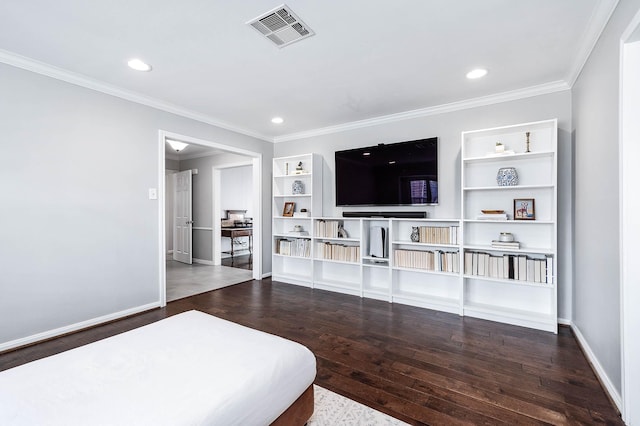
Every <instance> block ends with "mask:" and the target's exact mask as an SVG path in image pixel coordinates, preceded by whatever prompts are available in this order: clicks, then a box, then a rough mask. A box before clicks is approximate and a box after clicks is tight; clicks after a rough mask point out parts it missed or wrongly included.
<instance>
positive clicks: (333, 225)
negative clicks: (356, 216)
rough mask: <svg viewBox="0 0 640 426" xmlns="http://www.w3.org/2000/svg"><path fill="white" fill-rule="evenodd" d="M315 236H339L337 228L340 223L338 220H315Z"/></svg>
mask: <svg viewBox="0 0 640 426" xmlns="http://www.w3.org/2000/svg"><path fill="white" fill-rule="evenodd" d="M315 226H316V236H317V237H321V238H339V237H340V236H339V234H338V229H340V226H341V223H340V221H339V220H317V221H316V225H315Z"/></svg>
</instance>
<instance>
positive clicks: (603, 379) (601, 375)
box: [571, 322, 622, 413]
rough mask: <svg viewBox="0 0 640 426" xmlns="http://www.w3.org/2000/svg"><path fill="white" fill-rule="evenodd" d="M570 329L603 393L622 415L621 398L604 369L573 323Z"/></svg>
mask: <svg viewBox="0 0 640 426" xmlns="http://www.w3.org/2000/svg"><path fill="white" fill-rule="evenodd" d="M571 329H572V330H573V334H575V336H576V338H577V339H578V343H580V346H581V347H582V350H583V352H584V354H585V355H586V357H587V360H588V361H589V363H590V364H591V366H592V367H593V369H594V371H595V373H596V375H597V376H598V379H600V383H602V385H603V386H604V388H605V391H606V392H607V393H608V394H609V397H610V398H611V400H612V401H613V403H614V404H616V407H617V408H618V411H620V412H621V413H622V396H621V395H620V394H619V393H618V391H617V390H616V388H615V386H613V383H612V382H611V380H610V379H609V376H607V373H606V372H605V371H604V368H602V365H601V364H600V362H599V361H598V358H597V357H596V355H595V354H594V353H593V351H592V350H591V347H590V346H589V343H587V340H586V339H585V338H584V336H583V335H582V333H581V332H580V329H579V328H578V326H577V325H575V324H574V323H573V322H571Z"/></svg>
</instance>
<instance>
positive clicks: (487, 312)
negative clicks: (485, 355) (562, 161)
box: [461, 120, 558, 332]
mask: <svg viewBox="0 0 640 426" xmlns="http://www.w3.org/2000/svg"><path fill="white" fill-rule="evenodd" d="M527 132H529V152H527V143H526V140H527V136H526V133H527ZM557 133H558V132H557V120H546V121H539V122H534V123H525V124H518V125H514V126H505V127H499V128H493V129H485V130H475V131H469V132H463V133H462V167H461V173H462V177H461V182H462V191H461V194H462V199H461V208H462V226H463V234H464V239H463V242H462V252H463V274H462V277H463V306H462V308H463V312H462V314H463V315H468V316H474V317H479V318H484V319H489V320H494V321H501V322H506V323H510V324H515V325H522V326H526V327H532V328H538V329H542V330H547V331H552V332H557V322H558V318H557V273H556V271H557V265H558V259H557V255H558V253H557ZM497 142H500V143H502V145H503V147H504V149H505V152H506V153H500V154H498V153H496V149H495V146H496V143H497ZM504 167H513V168H515V170H516V172H517V175H518V184H517V185H513V186H499V185H498V183H497V174H498V170H499V169H500V168H504ZM516 199H519V200H534V203H529V205H533V206H534V208H535V218H534V219H526V217H527V215H524V214H523V216H524V218H525V220H514V218H515V216H516V212H515V211H514V209H515V207H514V200H516ZM482 210H485V211H486V210H489V211H490V210H497V211H500V210H502V211H504V212H505V213H506V214H507V220H492V219H490V218H489V219H487V217H486V215H483V214H482ZM523 213H524V211H523ZM500 233H510V234H512V235H513V237H514V239H515V240H516V241H517V242H518V243H519V247H518V248H513V247H511V248H509V247H494V246H492V241H493V240H499V235H500ZM465 259H466V261H465ZM483 262H484V265H483ZM523 262H524V264H523ZM510 263H511V265H510ZM518 265H519V266H518ZM514 268H515V271H514ZM478 269H480V270H478ZM514 274H515V275H514Z"/></svg>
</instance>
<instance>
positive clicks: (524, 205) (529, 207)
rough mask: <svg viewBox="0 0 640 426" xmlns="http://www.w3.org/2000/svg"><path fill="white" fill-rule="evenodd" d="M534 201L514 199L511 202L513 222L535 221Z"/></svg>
mask: <svg viewBox="0 0 640 426" xmlns="http://www.w3.org/2000/svg"><path fill="white" fill-rule="evenodd" d="M535 202H536V200H534V199H533V198H516V199H515V200H513V219H514V220H535V219H536V204H535Z"/></svg>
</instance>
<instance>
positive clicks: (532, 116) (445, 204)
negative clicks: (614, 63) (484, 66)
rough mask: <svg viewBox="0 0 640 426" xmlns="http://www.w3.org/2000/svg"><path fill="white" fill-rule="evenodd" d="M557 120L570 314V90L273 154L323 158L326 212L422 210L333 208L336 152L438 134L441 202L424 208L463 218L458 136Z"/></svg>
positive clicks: (318, 140) (562, 301)
mask: <svg viewBox="0 0 640 426" xmlns="http://www.w3.org/2000/svg"><path fill="white" fill-rule="evenodd" d="M551 118H557V119H558V133H559V134H558V151H559V154H558V167H559V176H558V191H559V197H558V198H559V200H558V201H559V205H558V222H559V223H558V227H559V238H558V251H559V253H560V256H561V258H560V259H559V262H560V265H559V268H558V273H559V284H558V298H559V303H558V313H559V316H560V318H565V319H570V318H571V282H572V276H571V266H570V265H571V261H572V256H571V253H572V250H571V238H572V237H571V208H572V207H571V205H572V203H571V199H572V194H571V167H572V165H571V156H572V153H571V137H570V130H571V94H570V92H569V91H568V90H565V91H562V92H557V93H553V94H548V95H541V96H535V97H531V98H527V99H521V100H517V101H511V102H504V103H500V104H494V105H488V106H483V107H476V108H469V109H464V110H460V111H456V112H449V113H444V114H436V115H431V116H427V117H422V118H415V119H411V120H404V121H399V122H395V123H387V124H380V125H377V126H372V127H367V128H361V129H356V130H349V131H344V132H340V133H333V134H328V135H322V136H316V137H310V138H306V139H300V140H295V141H290V142H281V143H277V144H276V145H275V151H274V156H276V157H283V156H288V155H295V154H302V153H307V152H315V153H318V154H321V155H322V157H323V158H324V170H323V201H324V206H323V213H324V215H325V216H340V215H341V214H342V211H343V210H350V211H355V210H384V211H392V210H410V211H413V210H420V208H412V207H397V208H386V207H385V208H377V209H376V208H349V209H347V208H339V207H336V206H335V181H334V152H335V151H337V150H342V149H348V148H356V147H363V146H368V145H376V144H378V143H392V142H400V141H406V140H414V139H421V138H425V137H431V136H437V137H438V138H439V152H438V155H439V164H438V168H439V170H438V173H439V178H438V180H439V181H438V198H439V202H440V204H439V205H438V206H429V207H426V208H424V207H423V208H422V210H426V211H427V212H428V215H429V217H434V218H459V217H460V214H461V213H460V187H461V184H460V137H461V136H460V134H461V132H463V131H465V130H475V129H484V128H489V127H497V126H504V125H510V124H517V123H525V122H530V121H538V120H545V119H551Z"/></svg>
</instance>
